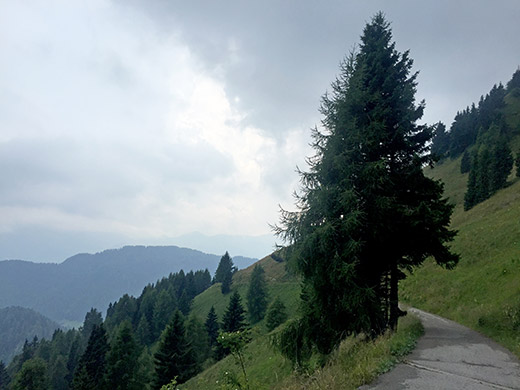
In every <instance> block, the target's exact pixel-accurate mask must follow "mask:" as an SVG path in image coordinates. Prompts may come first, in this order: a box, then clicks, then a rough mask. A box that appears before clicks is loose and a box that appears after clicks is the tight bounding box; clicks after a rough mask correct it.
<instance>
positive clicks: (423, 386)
mask: <svg viewBox="0 0 520 390" xmlns="http://www.w3.org/2000/svg"><path fill="white" fill-rule="evenodd" d="M409 311H411V312H413V313H414V314H416V315H418V316H419V318H420V319H421V321H422V323H423V325H424V331H425V332H424V336H422V337H421V338H420V339H419V341H418V343H417V348H416V349H415V350H414V351H413V352H412V353H411V354H410V355H408V356H407V358H406V360H405V361H404V362H403V363H401V364H399V365H397V366H396V367H395V368H394V369H393V370H392V371H390V372H387V373H386V374H384V375H382V376H380V377H379V378H378V379H377V380H376V382H375V383H373V384H372V385H369V386H363V387H362V388H361V389H363V390H375V389H377V390H397V389H399V390H401V389H417V390H434V389H435V390H447V389H457V390H463V389H470V390H488V389H492V390H495V389H502V390H504V389H506V390H511V389H515V390H520V361H519V360H518V359H517V358H516V357H515V356H514V355H513V354H511V353H510V352H509V351H507V350H506V349H504V348H503V347H501V346H500V345H498V344H497V343H495V342H493V341H491V340H490V339H488V338H486V337H484V336H482V335H481V334H479V333H477V332H475V331H473V330H471V329H468V328H466V327H464V326H462V325H459V324H457V323H455V322H453V321H449V320H447V319H444V318H441V317H438V316H435V315H433V314H429V313H426V312H423V311H421V310H417V309H409Z"/></svg>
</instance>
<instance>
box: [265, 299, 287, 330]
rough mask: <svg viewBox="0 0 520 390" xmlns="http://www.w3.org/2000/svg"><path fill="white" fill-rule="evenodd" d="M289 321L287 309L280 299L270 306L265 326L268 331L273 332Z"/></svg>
mask: <svg viewBox="0 0 520 390" xmlns="http://www.w3.org/2000/svg"><path fill="white" fill-rule="evenodd" d="M286 320H287V309H286V307H285V305H284V304H283V302H282V301H281V300H280V298H279V297H276V299H275V300H274V302H273V303H272V304H271V305H270V306H269V309H268V310H267V315H266V321H265V325H266V327H267V330H269V331H272V330H273V329H275V328H276V327H278V326H280V325H281V324H283V323H284V322H285V321H286Z"/></svg>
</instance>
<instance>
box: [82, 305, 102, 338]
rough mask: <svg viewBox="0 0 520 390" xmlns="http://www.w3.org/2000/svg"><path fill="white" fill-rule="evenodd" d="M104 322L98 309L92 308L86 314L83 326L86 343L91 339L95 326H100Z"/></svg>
mask: <svg viewBox="0 0 520 390" xmlns="http://www.w3.org/2000/svg"><path fill="white" fill-rule="evenodd" d="M102 323H103V317H102V316H101V313H100V312H99V311H97V310H96V309H94V308H91V309H90V311H89V312H88V313H87V314H85V320H84V321H83V326H82V328H81V334H82V336H83V340H84V341H85V343H86V342H87V340H88V339H89V337H90V333H91V332H92V329H94V327H96V326H100V325H101V324H102ZM84 345H85V344H84Z"/></svg>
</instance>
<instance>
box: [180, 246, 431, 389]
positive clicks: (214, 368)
mask: <svg viewBox="0 0 520 390" xmlns="http://www.w3.org/2000/svg"><path fill="white" fill-rule="evenodd" d="M257 264H260V265H261V266H262V267H263V268H264V270H265V276H266V279H267V281H268V286H269V294H270V295H269V296H270V299H271V300H273V299H274V298H275V297H280V299H281V300H282V301H283V302H284V304H285V306H286V307H287V313H288V315H289V318H291V317H295V316H296V314H297V311H298V305H299V295H300V282H299V280H298V279H297V278H296V277H295V276H293V275H291V274H290V273H288V272H287V270H286V263H284V262H277V261H275V260H274V259H273V258H272V257H271V256H267V257H265V258H264V259H262V260H260V261H259V262H258V263H257ZM254 266H255V265H252V266H250V267H249V268H246V269H244V270H241V271H238V272H237V273H236V274H235V275H234V276H233V284H232V289H231V290H232V292H233V291H235V290H238V291H239V293H240V295H241V296H242V297H245V294H246V291H247V288H248V285H249V279H250V275H251V272H252V270H253V268H254ZM232 292H231V293H229V294H226V295H223V294H222V293H221V291H220V284H215V285H213V286H211V287H210V288H209V289H207V290H206V291H204V292H202V293H201V294H199V295H198V296H197V297H196V298H195V299H194V301H193V305H192V313H193V314H195V315H197V316H198V317H199V318H201V319H205V318H206V315H207V313H208V311H209V310H210V308H211V306H214V307H215V310H216V312H217V314H218V316H219V319H221V318H222V315H223V313H224V311H225V310H226V307H227V305H228V302H229V298H230V296H231V295H232ZM243 304H244V307H246V305H245V300H244V299H243ZM264 322H265V319H264V320H262V321H260V322H259V323H258V324H255V326H254V327H253V329H252V337H253V340H252V342H251V343H249V344H248V345H247V346H246V348H245V351H244V355H245V356H246V369H247V374H248V377H249V383H250V388H251V389H254V390H264V389H265V390H267V389H280V390H282V389H284V390H287V389H301V388H306V389H322V388H327V389H332V390H333V389H356V388H358V387H359V386H360V385H362V384H366V383H370V382H371V381H372V380H373V379H374V378H375V377H376V376H378V375H379V374H381V373H383V372H385V371H387V370H388V369H389V368H390V367H392V366H393V365H394V364H395V363H396V362H397V361H398V360H399V359H401V358H402V357H403V356H404V355H406V354H407V353H408V352H409V351H410V350H411V349H413V347H414V345H415V341H416V339H417V338H418V337H419V336H420V335H421V334H422V326H421V324H420V322H419V320H418V319H417V318H415V317H412V316H408V317H406V318H405V319H404V320H403V321H401V322H400V324H399V329H398V331H397V332H396V333H395V334H393V335H391V334H386V335H384V336H381V337H379V338H378V339H376V340H374V341H369V342H367V341H366V340H364V339H363V337H357V338H354V337H349V338H346V339H345V340H344V341H343V342H342V343H341V345H340V347H339V348H338V350H337V351H336V352H335V353H334V354H333V355H332V356H330V357H329V358H328V362H327V364H326V365H325V366H324V367H321V366H320V364H319V363H318V361H317V358H318V357H317V356H316V357H315V358H314V359H312V361H311V363H310V365H309V367H308V368H307V370H305V371H303V372H301V373H295V371H294V369H293V366H292V363H291V362H290V361H288V360H287V359H285V358H283V357H282V355H281V354H280V353H278V352H277V351H276V350H275V348H274V347H273V346H272V341H271V340H272V335H273V333H276V331H277V330H276V329H275V330H274V331H273V332H271V333H269V332H268V331H267V329H266V327H265V324H264ZM282 327H283V325H282ZM235 375H236V376H240V375H239V369H238V366H237V364H236V362H235V360H234V358H233V357H232V356H228V357H226V358H224V359H223V360H221V361H218V362H216V363H215V364H213V365H211V366H209V367H207V369H206V370H205V371H203V372H202V373H200V374H199V375H197V376H195V377H194V378H192V379H190V380H189V381H188V382H186V383H185V384H183V385H180V386H179V387H178V388H179V389H183V390H206V389H207V390H214V389H223V390H224V389H234V388H235V387H232V386H231V387H228V386H227V385H226V382H227V378H229V377H232V376H235Z"/></svg>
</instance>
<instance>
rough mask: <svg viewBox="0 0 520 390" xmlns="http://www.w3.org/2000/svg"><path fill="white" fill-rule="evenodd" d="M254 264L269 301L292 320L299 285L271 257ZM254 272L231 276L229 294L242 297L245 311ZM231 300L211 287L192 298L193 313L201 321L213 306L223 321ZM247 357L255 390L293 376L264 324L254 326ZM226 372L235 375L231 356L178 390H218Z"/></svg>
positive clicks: (281, 264) (244, 271)
mask: <svg viewBox="0 0 520 390" xmlns="http://www.w3.org/2000/svg"><path fill="white" fill-rule="evenodd" d="M257 264H260V265H261V266H262V267H263V268H264V270H265V276H266V279H267V281H268V286H269V296H270V300H273V299H274V298H275V297H276V296H279V297H280V299H281V300H282V301H283V302H284V303H285V305H286V307H287V313H288V315H289V316H290V317H293V316H295V315H296V311H297V308H298V302H299V296H300V282H299V281H298V279H297V278H295V277H294V276H291V275H289V274H288V273H287V272H286V269H285V263H278V262H276V261H274V260H273V259H272V258H271V257H270V256H268V257H266V258H264V259H262V260H260V261H259V262H258V263H257ZM253 268H254V265H252V266H250V267H249V268H246V269H244V270H241V271H238V272H237V273H236V274H235V275H234V276H233V284H232V291H235V290H238V292H239V293H240V296H241V297H242V304H243V306H244V308H246V307H247V305H246V301H245V296H246V292H247V288H248V285H249V278H250V276H251V272H252V271H253ZM230 296H231V293H230V294H226V295H225V296H224V295H222V293H221V291H220V284H217V285H214V286H212V287H211V288H209V289H208V290H206V291H204V292H203V293H202V294H200V295H198V296H197V297H196V298H195V300H194V302H193V308H192V312H193V313H194V314H195V315H197V316H198V317H199V318H201V319H203V320H204V319H205V318H206V316H207V314H208V311H209V310H210V308H211V306H212V305H213V306H215V310H216V312H217V315H218V317H219V319H222V316H223V314H224V312H225V310H226V308H227V305H228V303H229V297H230ZM247 355H248V360H247V362H246V367H247V372H248V375H249V376H250V380H251V383H252V388H254V389H259V390H260V389H271V388H272V387H273V386H274V385H275V384H276V383H277V382H278V381H280V380H281V379H282V378H286V377H288V376H290V375H291V373H292V367H291V364H290V363H289V362H287V361H285V359H283V358H282V356H281V355H280V354H278V353H277V352H275V351H274V350H273V349H272V348H271V346H270V342H269V335H268V334H267V330H266V328H265V324H264V321H261V322H259V323H258V324H255V326H254V328H253V341H252V342H251V343H250V344H249V345H248V347H247ZM226 372H228V373H230V372H238V369H237V366H236V364H235V362H234V360H233V357H231V356H228V357H227V358H225V359H223V360H222V361H220V362H217V363H216V364H214V365H212V366H211V367H209V368H207V369H206V370H205V371H204V372H203V373H201V374H199V375H197V376H196V377H195V378H192V379H191V380H190V381H188V382H187V383H186V384H184V385H183V386H182V387H181V388H182V389H194V390H195V389H197V390H204V389H217V388H219V384H218V383H217V381H219V382H220V383H222V381H223V376H224V375H225V373H226Z"/></svg>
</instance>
